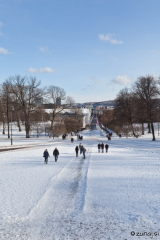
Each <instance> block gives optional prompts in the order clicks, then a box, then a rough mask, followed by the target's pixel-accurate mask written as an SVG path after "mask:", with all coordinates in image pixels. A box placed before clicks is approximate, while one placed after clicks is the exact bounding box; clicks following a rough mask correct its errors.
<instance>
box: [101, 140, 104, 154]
mask: <svg viewBox="0 0 160 240" xmlns="http://www.w3.org/2000/svg"><path fill="white" fill-rule="evenodd" d="M101 149H102V153H103V152H104V144H103V142H102V144H101Z"/></svg>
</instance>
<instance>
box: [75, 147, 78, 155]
mask: <svg viewBox="0 0 160 240" xmlns="http://www.w3.org/2000/svg"><path fill="white" fill-rule="evenodd" d="M75 151H76V157H78V151H79V147H78V146H76V148H75Z"/></svg>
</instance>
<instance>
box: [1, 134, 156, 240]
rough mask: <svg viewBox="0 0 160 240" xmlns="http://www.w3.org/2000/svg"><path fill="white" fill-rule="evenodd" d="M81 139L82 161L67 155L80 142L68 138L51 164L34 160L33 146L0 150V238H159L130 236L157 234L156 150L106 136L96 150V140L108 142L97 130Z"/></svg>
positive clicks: (36, 153) (36, 155)
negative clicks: (103, 146)
mask: <svg viewBox="0 0 160 240" xmlns="http://www.w3.org/2000/svg"><path fill="white" fill-rule="evenodd" d="M84 139H85V140H84V141H83V144H84V146H85V147H86V149H87V154H86V159H83V157H82V155H80V156H79V157H77V158H76V157H75V153H74V148H75V146H76V145H77V144H79V143H80V142H75V143H74V144H71V143H70V142H69V140H67V141H62V142H61V143H60V144H59V145H60V147H58V148H59V149H60V156H59V159H58V162H57V163H55V162H54V161H53V157H52V158H49V164H48V165H43V164H42V160H40V158H39V156H42V151H43V150H42V148H40V146H39V148H40V149H38V148H37V149H34V150H33V149H31V150H23V151H20V150H19V151H18V152H17V151H15V152H12V153H4V154H3V155H2V154H1V162H0V166H1V177H0V180H1V181H0V190H1V192H2V196H1V197H0V213H1V216H2V217H1V219H0V239H4V240H41V239H45V240H67V239H68V240H69V239H70V240H92V239H95V240H99V239H100V240H103V239H104V240H106V239H109V240H115V239H118V240H119V239H120V240H121V239H122V240H128V239H133V240H134V239H159V238H160V237H158V236H157V237H156V236H154V237H152V238H151V237H145V236H144V237H143V238H142V237H138V236H135V237H133V236H131V234H130V233H131V231H135V232H152V233H154V232H158V231H159V234H160V224H159V222H160V217H159V213H160V212H159V205H160V192H159V186H160V180H159V179H160V164H159V151H158V147H157V149H156V151H155V150H154V147H153V145H152V144H150V143H149V147H148V150H144V149H141V148H140V147H139V146H138V145H136V144H135V143H137V142H140V141H139V139H138V141H136V140H137V139H135V140H133V141H132V140H129V141H128V142H129V146H128V145H127V139H126V140H122V139H118V138H116V139H115V140H114V138H113V140H112V141H111V142H109V145H110V147H109V152H108V153H107V154H106V153H103V154H102V153H98V152H97V144H98V143H99V142H102V141H103V142H108V141H107V140H106V138H105V137H104V134H103V132H102V131H101V130H100V131H99V130H97V131H86V132H85V133H84ZM145 144H147V143H145V141H144V145H145ZM59 145H58V146H59ZM37 147H38V146H37ZM142 148H143V147H142ZM48 149H49V153H50V156H51V152H52V151H53V147H52V148H51V147H50V146H49V148H48ZM146 149H147V147H146ZM31 155H32V156H33V157H31ZM2 156H3V158H2ZM33 158H34V160H33ZM41 158H42V157H41Z"/></svg>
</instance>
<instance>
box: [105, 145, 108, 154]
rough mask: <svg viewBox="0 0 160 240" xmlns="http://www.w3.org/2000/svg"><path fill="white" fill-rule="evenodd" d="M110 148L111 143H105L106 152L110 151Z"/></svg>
mask: <svg viewBox="0 0 160 240" xmlns="http://www.w3.org/2000/svg"><path fill="white" fill-rule="evenodd" d="M108 148H109V145H108V144H107V143H106V145H105V149H106V153H107V152H108Z"/></svg>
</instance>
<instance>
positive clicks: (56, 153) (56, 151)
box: [53, 148, 59, 162]
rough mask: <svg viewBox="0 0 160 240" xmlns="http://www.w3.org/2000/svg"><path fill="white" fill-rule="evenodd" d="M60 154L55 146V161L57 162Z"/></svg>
mask: <svg viewBox="0 0 160 240" xmlns="http://www.w3.org/2000/svg"><path fill="white" fill-rule="evenodd" d="M58 155H59V151H58V149H57V148H55V149H54V151H53V156H54V157H55V162H57V160H58Z"/></svg>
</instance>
